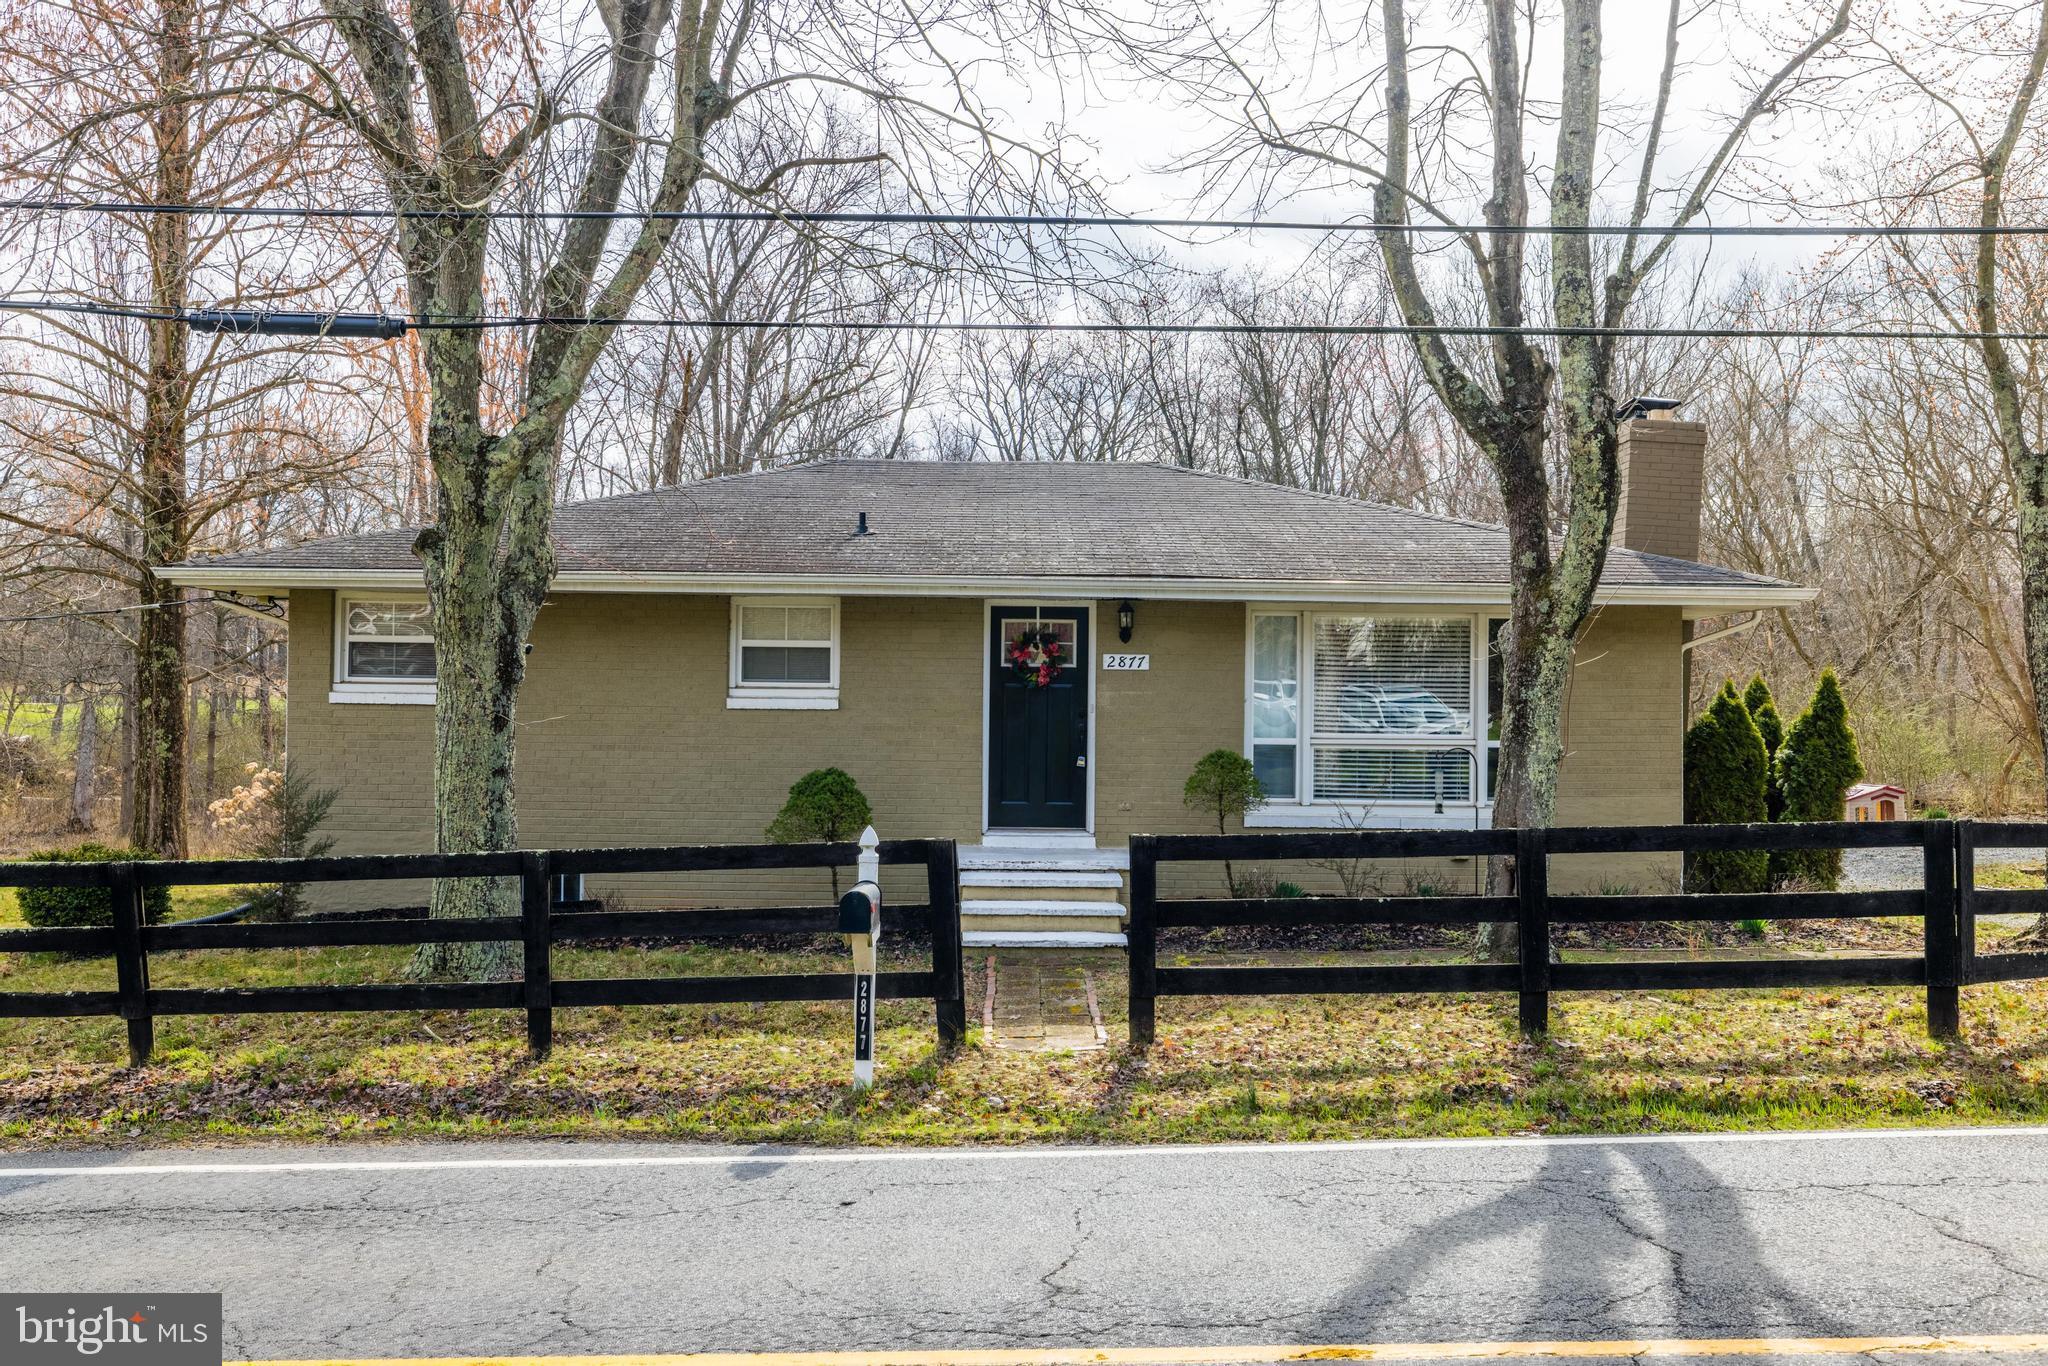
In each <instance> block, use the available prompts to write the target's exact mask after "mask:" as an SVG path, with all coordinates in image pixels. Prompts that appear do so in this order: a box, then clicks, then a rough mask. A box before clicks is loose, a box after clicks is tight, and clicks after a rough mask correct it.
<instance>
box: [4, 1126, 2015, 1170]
mask: <svg viewBox="0 0 2048 1366" xmlns="http://www.w3.org/2000/svg"><path fill="white" fill-rule="evenodd" d="M1958 1138H1997V1139H2028V1138H2048V1125H2013V1126H2011V1127H2009V1128H2003V1127H1975V1128H1953V1129H1942V1128H1928V1129H1824V1130H1796V1131H1795V1130H1787V1131H1769V1132H1760V1133H1710V1134H1619V1135H1612V1136H1609V1135H1601V1134H1569V1135H1554V1136H1546V1135H1540V1134H1538V1135H1529V1136H1526V1137H1516V1138H1393V1139H1358V1140H1350V1141H1344V1142H1325V1143H1209V1144H1195V1143H1188V1144H1161V1145H1158V1146H1155V1147H1142V1148H1141V1147H1100V1148H1096V1147H1088V1146H1086V1145H1082V1144H1074V1145H1069V1146H1063V1147H1050V1146H1047V1147H1023V1148H883V1149H855V1150H850V1151H848V1150H835V1151H829V1152H813V1151H773V1150H764V1151H758V1152H718V1153H614V1154H608V1155H606V1156H603V1157H569V1156H548V1157H419V1158H333V1159H289V1160H285V1161H279V1162H262V1161H242V1162H138V1163H132V1164H125V1165H124V1164H122V1163H119V1162H115V1163H110V1164H108V1165H105V1166H9V1165H6V1164H5V1162H4V1160H0V1181H6V1180H9V1179H28V1178H32V1177H80V1176H131V1177H132V1176H243V1175H259V1176H260V1175H282V1174H305V1173H311V1172H436V1171H523V1170H549V1169H558V1168H559V1169H567V1168H575V1167H748V1166H829V1165H834V1164H839V1163H893V1162H1063V1161H1102V1160H1108V1159H1124V1158H1174V1157H1178V1158H1188V1157H1307V1156H1329V1155H1343V1154H1351V1155H1354V1156H1356V1155H1361V1154H1366V1153H1376V1152H1406V1151H1427V1150H1436V1149H1447V1150H1457V1149H1465V1148H1475V1149H1476V1148H1551V1147H1613V1146H1631V1147H1633V1146H1643V1145H1653V1144H1701V1145H1704V1144H1723V1143H1899V1142H1914V1141H1920V1140H1929V1139H1958Z"/></svg>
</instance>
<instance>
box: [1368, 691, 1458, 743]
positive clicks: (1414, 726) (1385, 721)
mask: <svg viewBox="0 0 2048 1366" xmlns="http://www.w3.org/2000/svg"><path fill="white" fill-rule="evenodd" d="M1337 708H1338V713H1339V715H1341V716H1342V717H1343V718H1344V721H1345V729H1346V730H1351V731H1362V732H1367V733H1370V734H1376V735H1460V734H1463V733H1464V730H1465V723H1464V722H1463V721H1462V720H1460V719H1459V716H1458V713H1457V712H1456V711H1454V710H1452V708H1451V707H1450V705H1449V704H1448V703H1446V702H1445V701H1444V700H1443V699H1442V698H1440V697H1438V696H1437V695H1436V694H1435V693H1432V692H1429V691H1427V690H1426V689H1422V688H1382V687H1380V686H1379V685H1378V684H1376V683H1351V684H1347V685H1346V686H1345V687H1344V689H1343V690H1342V691H1341V692H1340V693H1339V694H1338V698H1337Z"/></svg>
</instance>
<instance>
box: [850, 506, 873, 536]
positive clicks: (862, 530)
mask: <svg viewBox="0 0 2048 1366" xmlns="http://www.w3.org/2000/svg"><path fill="white" fill-rule="evenodd" d="M853 534H854V535H856V536H872V535H873V534H874V533H873V532H871V531H869V530H868V515H867V514H866V513H865V512H863V513H862V514H861V515H860V525H858V526H856V527H855V528H854V529H853Z"/></svg>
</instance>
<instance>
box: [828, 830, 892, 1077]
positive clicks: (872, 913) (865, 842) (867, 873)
mask: <svg viewBox="0 0 2048 1366" xmlns="http://www.w3.org/2000/svg"><path fill="white" fill-rule="evenodd" d="M856 867H857V871H858V874H859V881H857V882H855V883H854V885H853V888H852V890H851V891H849V892H847V894H846V895H845V896H843V897H841V898H839V929H840V931H841V933H843V934H845V935H846V943H847V947H849V948H850V949H852V950H853V1085H854V1089H856V1090H860V1091H865V1090H866V1089H867V1088H868V1087H870V1086H873V1085H874V1084H875V946H876V945H877V944H879V943H880V942H881V939H882V888H881V884H880V879H881V875H882V858H881V855H880V854H879V853H878V852H877V849H876V839H875V827H873V826H872V825H871V826H869V827H868V828H867V829H865V830H863V831H861V832H860V859H859V861H858V863H857V865H856Z"/></svg>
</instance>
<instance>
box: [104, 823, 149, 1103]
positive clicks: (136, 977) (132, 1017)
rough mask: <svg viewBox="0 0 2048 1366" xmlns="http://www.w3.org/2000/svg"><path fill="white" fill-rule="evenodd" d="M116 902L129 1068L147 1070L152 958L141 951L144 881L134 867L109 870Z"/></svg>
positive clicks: (117, 973) (118, 977)
mask: <svg viewBox="0 0 2048 1366" xmlns="http://www.w3.org/2000/svg"><path fill="white" fill-rule="evenodd" d="M107 874H108V879H109V884H110V891H109V893H108V895H109V896H111V897H112V898H113V901H114V979H115V984H116V985H117V986H118V987H119V989H120V994H121V1018H122V1019H123V1020H125V1021H127V1022H128V1065H129V1066H130V1067H145V1066H147V1065H148V1064H149V1058H150V1054H152V1053H153V1052H155V1051H156V1020H155V1019H154V1018H153V1017H152V1016H151V1015H150V1013H149V955H148V953H147V952H146V951H145V950H144V949H143V947H142V920H143V905H144V903H143V889H142V879H141V877H140V876H139V874H138V873H137V870H136V867H135V865H134V864H133V863H126V862H123V863H115V864H111V865H109V866H108V869H107Z"/></svg>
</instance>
